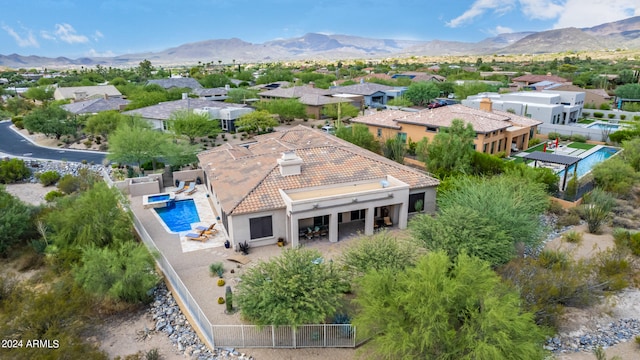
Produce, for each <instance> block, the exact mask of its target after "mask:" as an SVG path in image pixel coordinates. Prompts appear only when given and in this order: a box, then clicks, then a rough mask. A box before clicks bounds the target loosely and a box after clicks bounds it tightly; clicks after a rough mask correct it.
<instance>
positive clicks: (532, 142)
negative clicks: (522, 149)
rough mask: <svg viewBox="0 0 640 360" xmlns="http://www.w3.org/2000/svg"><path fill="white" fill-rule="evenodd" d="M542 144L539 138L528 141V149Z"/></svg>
mask: <svg viewBox="0 0 640 360" xmlns="http://www.w3.org/2000/svg"><path fill="white" fill-rule="evenodd" d="M541 142H542V140H540V138H535V137H534V138H533V139H531V140H529V147H533V146H536V145H538V144H540V143H541Z"/></svg>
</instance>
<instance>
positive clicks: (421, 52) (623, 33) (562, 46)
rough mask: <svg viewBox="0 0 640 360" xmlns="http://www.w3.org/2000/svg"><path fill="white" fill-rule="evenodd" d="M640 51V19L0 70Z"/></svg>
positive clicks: (300, 42) (225, 46)
mask: <svg viewBox="0 0 640 360" xmlns="http://www.w3.org/2000/svg"><path fill="white" fill-rule="evenodd" d="M613 49H640V16H635V17H631V18H628V19H624V20H620V21H616V22H610V23H605V24H601V25H598V26H594V27H590V28H581V29H578V28H564V29H555V30H548V31H540V32H518V33H508V34H500V35H497V36H494V37H490V38H487V39H484V40H482V41H480V42H475V43H472V42H463V41H441V40H432V41H415V40H391V39H373V38H364V37H358V36H349V35H326V34H318V33H308V34H306V35H304V36H301V37H296V38H290V39H281V40H273V41H268V42H265V43H262V44H253V43H249V42H246V41H243V40H241V39H237V38H232V39H216V40H206V41H200V42H194V43H187V44H184V45H180V46H177V47H173V48H169V49H166V50H163V51H160V52H146V53H133V54H126V55H119V56H115V57H83V58H77V59H69V58H66V57H57V58H49V57H40V56H33V55H32V56H22V55H18V54H11V55H0V66H5V67H10V68H30V67H69V66H76V67H77V66H94V65H98V64H100V65H103V66H113V67H118V66H135V65H137V64H138V63H140V61H142V60H144V59H147V60H149V61H151V63H152V64H153V65H163V66H166V65H192V64H195V63H198V62H199V61H200V62H203V63H207V62H211V63H213V64H216V63H225V64H229V63H232V62H238V63H254V62H272V61H285V60H308V59H316V60H339V59H375V58H388V57H407V56H447V55H449V56H460V55H489V54H543V53H558V52H565V51H599V50H613Z"/></svg>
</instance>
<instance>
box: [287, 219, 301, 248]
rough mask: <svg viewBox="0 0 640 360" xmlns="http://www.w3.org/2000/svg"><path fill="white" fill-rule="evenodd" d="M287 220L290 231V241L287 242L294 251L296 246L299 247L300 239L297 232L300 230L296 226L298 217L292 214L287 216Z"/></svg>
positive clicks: (297, 225)
mask: <svg viewBox="0 0 640 360" xmlns="http://www.w3.org/2000/svg"><path fill="white" fill-rule="evenodd" d="M288 218H289V229H290V231H291V239H289V241H290V242H291V247H292V248H294V249H295V248H297V247H298V245H300V239H299V236H298V231H299V229H300V226H299V224H298V221H299V219H298V216H296V215H292V214H289V216H288Z"/></svg>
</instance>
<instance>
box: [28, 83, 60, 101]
mask: <svg viewBox="0 0 640 360" xmlns="http://www.w3.org/2000/svg"><path fill="white" fill-rule="evenodd" d="M53 91H54V90H53V88H52V87H50V86H34V87H30V88H29V89H27V91H25V93H24V97H26V98H27V99H31V100H38V101H47V100H53Z"/></svg>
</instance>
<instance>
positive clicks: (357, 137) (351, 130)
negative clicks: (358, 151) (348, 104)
mask: <svg viewBox="0 0 640 360" xmlns="http://www.w3.org/2000/svg"><path fill="white" fill-rule="evenodd" d="M338 125H339V126H338V127H337V128H336V136H337V137H339V138H340V139H342V140H346V141H348V142H350V143H352V144H355V145H358V146H360V147H361V148H364V149H367V150H369V151H373V152H375V153H377V152H379V151H380V144H379V143H378V141H376V139H375V138H374V137H373V134H372V133H370V132H369V128H368V127H367V125H363V124H353V125H352V126H342V125H340V124H338Z"/></svg>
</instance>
